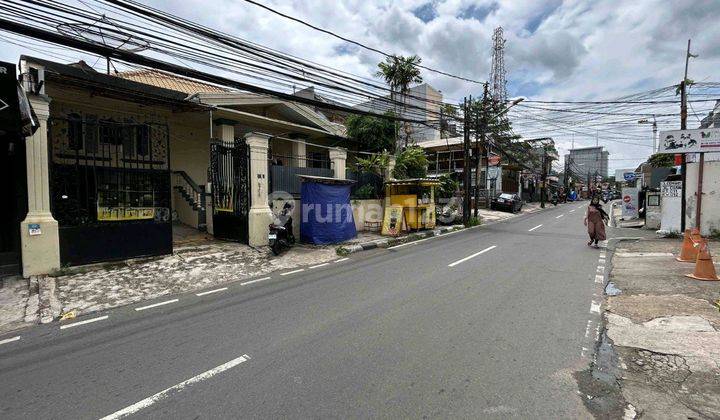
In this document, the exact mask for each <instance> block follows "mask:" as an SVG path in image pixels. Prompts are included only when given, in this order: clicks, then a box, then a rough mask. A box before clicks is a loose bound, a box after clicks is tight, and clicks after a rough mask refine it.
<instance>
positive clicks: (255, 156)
mask: <svg viewBox="0 0 720 420" xmlns="http://www.w3.org/2000/svg"><path fill="white" fill-rule="evenodd" d="M269 140H270V136H268V135H265V134H259V133H248V134H246V135H245V142H246V143H247V145H248V147H250V178H249V182H250V212H249V214H248V243H249V244H250V246H263V245H267V244H268V232H269V229H268V225H269V224H270V223H271V222H272V220H273V217H272V211H271V210H270V206H269V205H268V148H269Z"/></svg>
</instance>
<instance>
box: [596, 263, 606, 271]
mask: <svg viewBox="0 0 720 420" xmlns="http://www.w3.org/2000/svg"><path fill="white" fill-rule="evenodd" d="M597 272H598V273H604V272H605V266H604V265H598V268H597Z"/></svg>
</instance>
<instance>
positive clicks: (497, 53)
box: [490, 26, 507, 102]
mask: <svg viewBox="0 0 720 420" xmlns="http://www.w3.org/2000/svg"><path fill="white" fill-rule="evenodd" d="M492 40H493V48H492V65H491V66H490V97H491V98H492V100H493V101H495V102H505V101H506V100H507V81H506V80H505V57H504V49H505V37H504V36H503V28H502V26H498V27H497V28H495V32H493V37H492Z"/></svg>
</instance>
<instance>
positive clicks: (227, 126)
mask: <svg viewBox="0 0 720 420" xmlns="http://www.w3.org/2000/svg"><path fill="white" fill-rule="evenodd" d="M214 123H215V126H216V128H215V130H216V133H215V136H216V137H217V138H219V139H220V140H222V141H225V142H232V141H234V140H235V121H231V120H227V119H225V118H218V119H216V120H215V121H214Z"/></svg>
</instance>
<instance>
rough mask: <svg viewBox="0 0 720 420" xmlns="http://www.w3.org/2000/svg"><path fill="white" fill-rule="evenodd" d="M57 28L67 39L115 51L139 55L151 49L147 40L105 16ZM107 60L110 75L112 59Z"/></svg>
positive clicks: (64, 24) (63, 24) (65, 24)
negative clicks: (138, 53)
mask: <svg viewBox="0 0 720 420" xmlns="http://www.w3.org/2000/svg"><path fill="white" fill-rule="evenodd" d="M56 28H57V31H58V32H60V33H61V34H62V35H64V36H66V37H69V38H74V39H78V40H81V41H85V42H89V43H91V44H95V45H100V46H103V47H106V48H111V49H113V50H118V51H127V52H133V53H137V52H140V51H144V50H147V49H149V48H150V43H149V42H148V41H147V40H145V39H143V38H140V37H138V36H136V35H133V34H130V33H128V32H126V31H124V30H122V29H120V27H118V26H117V25H116V24H115V23H113V21H112V20H111V19H110V18H108V17H107V16H105V15H102V16H101V17H100V18H99V19H98V20H96V21H95V22H92V23H84V22H72V23H61V24H59V25H57V27H56ZM105 58H106V60H107V72H108V74H110V57H109V56H106V57H105Z"/></svg>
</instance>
